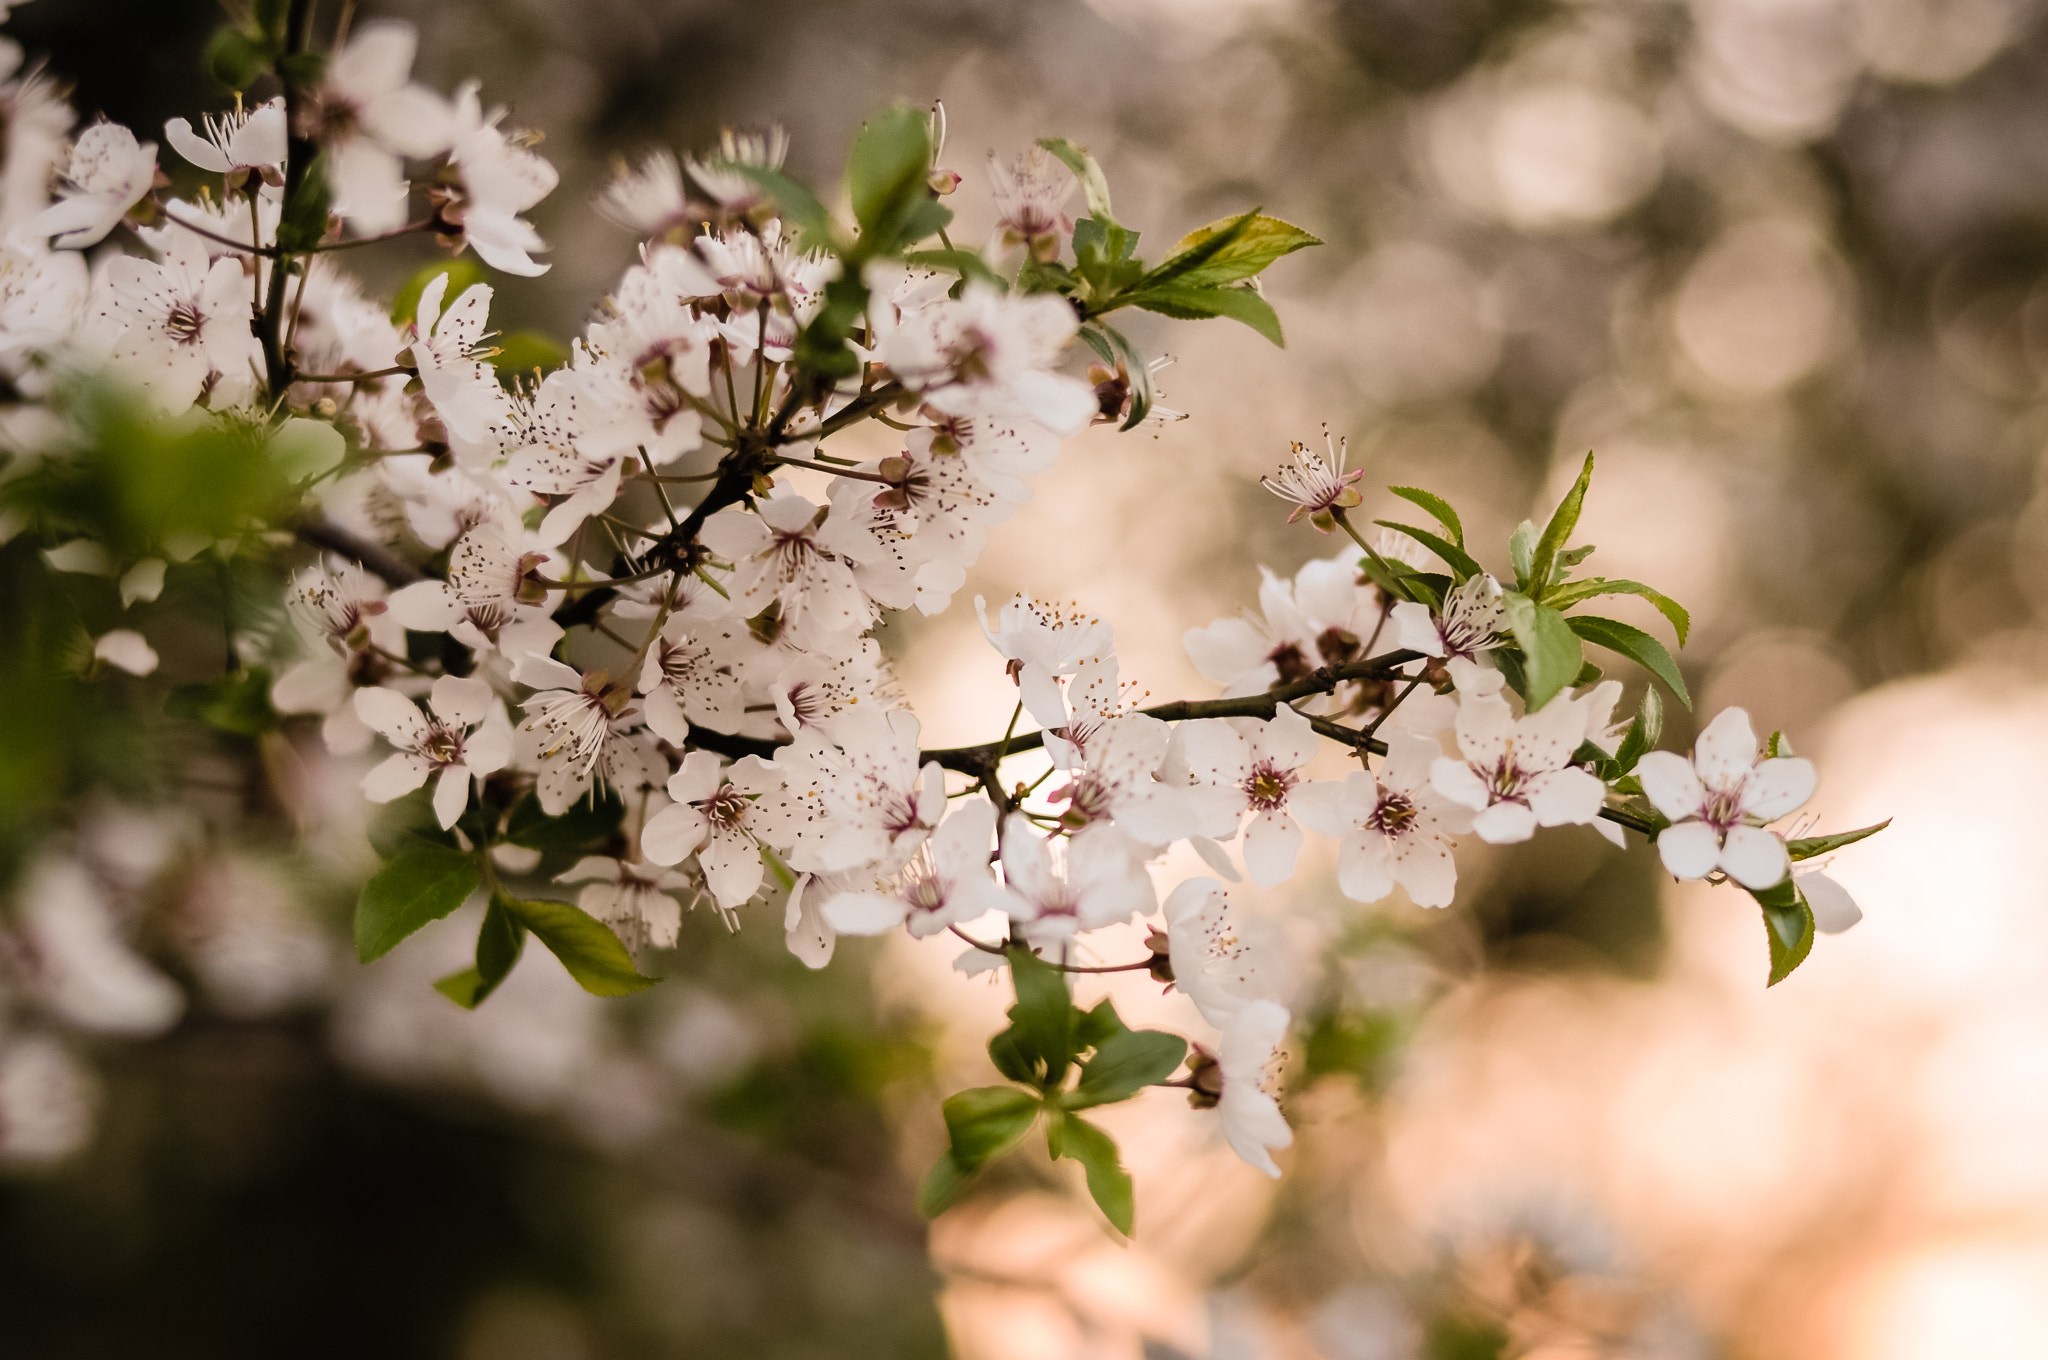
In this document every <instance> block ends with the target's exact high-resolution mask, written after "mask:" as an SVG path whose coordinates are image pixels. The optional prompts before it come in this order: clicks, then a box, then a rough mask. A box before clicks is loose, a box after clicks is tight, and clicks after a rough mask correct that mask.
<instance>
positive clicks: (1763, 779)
mask: <svg viewBox="0 0 2048 1360" xmlns="http://www.w3.org/2000/svg"><path fill="white" fill-rule="evenodd" d="M1815 781H1816V776H1815V774H1814V770H1813V762H1812V761H1810V760H1802V759H1800V758H1799V757H1797V756H1780V757H1779V758H1777V759H1775V760H1766V761H1765V762H1764V763H1763V764H1761V765H1759V766H1757V767H1756V768H1755V769H1754V770H1751V771H1750V772H1749V778H1747V779H1745V780H1744V781H1743V782H1742V810H1743V811H1744V812H1746V813H1748V814H1749V815H1750V816H1752V817H1755V818H1756V819H1757V820H1759V821H1765V822H1774V821H1776V820H1777V819H1778V818H1780V817H1782V816H1784V815H1785V814H1786V813H1788V812H1790V811H1792V810H1793V809H1794V808H1796V807H1798V806H1799V805H1800V804H1802V803H1804V802H1805V801H1806V800H1807V799H1809V798H1811V797H1813V786H1814V783H1815Z"/></svg>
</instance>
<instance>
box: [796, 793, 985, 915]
mask: <svg viewBox="0 0 2048 1360" xmlns="http://www.w3.org/2000/svg"><path fill="white" fill-rule="evenodd" d="M995 833H996V813H995V808H994V807H993V806H992V805H991V804H990V803H989V802H988V800H987V799H984V798H975V799H971V800H969V801H967V802H965V803H963V804H961V805H960V807H959V808H957V809H956V810H955V811H954V813H953V815H952V816H950V817H948V818H946V820H945V821H944V822H942V823H940V825H939V829H938V830H937V831H934V832H933V833H932V834H931V837H930V838H929V839H928V840H926V841H925V842H924V844H922V845H920V846H919V847H918V849H917V852H916V853H915V854H913V855H912V856H911V857H910V859H909V861H908V862H907V863H905V864H904V866H903V867H902V868H901V869H900V870H898V871H897V872H896V874H895V875H894V876H893V877H892V878H890V879H888V880H886V881H885V883H884V884H882V885H878V886H877V887H875V888H873V889H870V890H867V891H854V890H842V891H840V892H837V893H834V894H833V895H831V896H830V897H828V898H826V899H825V901H824V903H823V906H822V908H821V910H822V911H823V913H824V918H825V921H826V922H827V923H828V924H829V925H830V926H831V927H832V928H833V929H834V930H836V931H837V932H839V933H840V934H841V935H879V934H881V933H882V932H883V931H885V930H889V929H891V928H893V927H895V926H899V925H901V926H907V927H909V930H910V933H911V934H912V935H914V936H916V937H918V938H919V939H922V938H924V937H925V936H927V935H936V934H937V933H938V932H940V931H942V930H944V929H946V927H948V926H954V925H965V924H966V923H967V922H969V921H972V920H974V919H975V918H976V917H979V916H981V915H983V914H985V913H987V912H990V911H1001V910H1003V909H1004V907H1005V906H1006V904H1007V899H1006V898H1005V897H1004V895H1003V891H1002V889H1000V888H999V887H997V886H996V881H995V879H994V878H993V877H992V876H991V875H990V874H989V866H988V852H989V846H990V844H991V843H992V842H993V841H994V839H995Z"/></svg>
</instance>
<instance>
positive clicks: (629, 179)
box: [597, 150, 690, 236]
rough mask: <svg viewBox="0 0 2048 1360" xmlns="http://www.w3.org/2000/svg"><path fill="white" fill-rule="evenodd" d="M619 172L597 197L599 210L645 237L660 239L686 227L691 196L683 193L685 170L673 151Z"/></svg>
mask: <svg viewBox="0 0 2048 1360" xmlns="http://www.w3.org/2000/svg"><path fill="white" fill-rule="evenodd" d="M620 167H621V168H620V169H619V170H618V172H617V173H616V174H614V175H613V176H612V178H611V182H610V183H609V184H607V185H605V187H604V192H602V193H600V194H599V195H598V196H597V210H598V211H599V212H600V213H602V214H604V216H606V217H608V218H610V219H611V220H612V221H614V222H616V223H618V224H619V225H620V226H622V227H625V228H627V229H628V230H631V231H636V232H638V233H639V234H640V235H642V236H660V235H662V234H664V233H666V232H668V231H670V230H672V229H675V228H678V227H682V226H685V225H686V224H687V221H688V216H689V208H690V202H689V195H688V194H687V193H686V192H684V189H683V167H682V166H681V165H680V164H678V163H677V161H676V155H675V152H673V151H668V150H655V151H650V152H648V153H647V154H646V155H645V156H642V157H641V158H640V164H638V165H637V166H633V167H631V168H626V167H625V165H624V163H623V162H621V163H620Z"/></svg>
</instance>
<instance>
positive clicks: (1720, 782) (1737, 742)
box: [1692, 708, 1756, 789]
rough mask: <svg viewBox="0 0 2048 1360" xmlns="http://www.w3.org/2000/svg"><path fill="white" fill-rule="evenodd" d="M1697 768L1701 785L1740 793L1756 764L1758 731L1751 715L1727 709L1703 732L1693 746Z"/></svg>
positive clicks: (1693, 761) (1693, 759)
mask: <svg viewBox="0 0 2048 1360" xmlns="http://www.w3.org/2000/svg"><path fill="white" fill-rule="evenodd" d="M1692 763H1693V767H1694V768H1695V769H1697V770H1698V771H1699V775H1700V781H1701V782H1702V783H1704V784H1705V785H1706V786H1707V787H1708V788H1712V789H1736V788H1740V787H1742V780H1743V777H1744V776H1745V775H1747V774H1748V773H1749V767H1750V766H1752V765H1754V764H1756V730H1755V729H1754V728H1752V727H1751V726H1750V725H1749V714H1748V713H1747V712H1745V711H1744V710H1742V709H1739V708H1724V709H1722V710H1721V712H1720V714H1719V716H1717V717H1716V718H1715V719H1714V720H1713V721H1712V722H1710V723H1708V724H1707V725H1706V727H1705V729H1704V730H1702V731H1701V732H1700V735H1699V740H1698V741H1696V742H1694V743H1693V748H1692Z"/></svg>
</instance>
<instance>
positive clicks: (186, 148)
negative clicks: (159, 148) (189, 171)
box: [164, 118, 234, 175]
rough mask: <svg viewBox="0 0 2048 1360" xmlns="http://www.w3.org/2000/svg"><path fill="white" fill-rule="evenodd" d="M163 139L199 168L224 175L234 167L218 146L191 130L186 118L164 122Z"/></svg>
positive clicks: (172, 148)
mask: <svg viewBox="0 0 2048 1360" xmlns="http://www.w3.org/2000/svg"><path fill="white" fill-rule="evenodd" d="M164 140H165V141H167V142H169V143H170V144H171V150H173V151H175V152H177V153H178V154H179V155H180V156H183V157H184V158H185V159H186V160H188V161H190V162H192V164H194V165H196V166H198V167H199V168H200V169H201V170H211V171H213V173H214V174H216V175H224V174H226V173H227V172H228V171H229V170H232V169H233V168H234V167H233V166H232V165H230V164H229V163H228V158H227V157H226V156H225V155H223V154H221V150H220V148H219V147H217V146H215V145H214V144H213V143H212V142H209V141H206V140H205V139H203V138H201V137H199V136H198V135H197V134H195V133H194V132H193V131H192V124H191V122H190V121H188V120H186V119H183V118H173V119H172V120H171V121H170V122H168V123H165V124H164Z"/></svg>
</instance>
